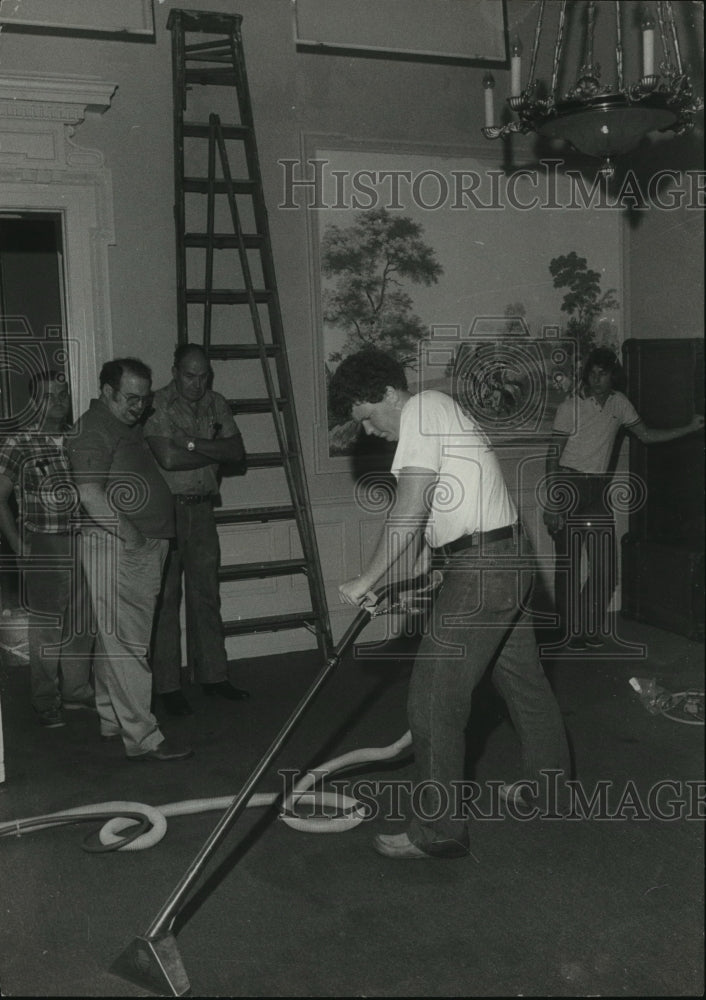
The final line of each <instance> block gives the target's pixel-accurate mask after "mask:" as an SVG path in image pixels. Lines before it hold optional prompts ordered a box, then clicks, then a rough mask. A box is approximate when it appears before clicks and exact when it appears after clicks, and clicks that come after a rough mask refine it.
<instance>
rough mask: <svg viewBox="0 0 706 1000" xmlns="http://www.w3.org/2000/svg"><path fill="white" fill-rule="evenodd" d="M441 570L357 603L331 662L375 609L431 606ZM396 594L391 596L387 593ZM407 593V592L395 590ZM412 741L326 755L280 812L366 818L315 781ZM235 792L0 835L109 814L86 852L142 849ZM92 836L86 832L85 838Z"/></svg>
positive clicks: (18, 826) (261, 802) (252, 801)
mask: <svg viewBox="0 0 706 1000" xmlns="http://www.w3.org/2000/svg"><path fill="white" fill-rule="evenodd" d="M440 582H441V580H440V574H434V575H433V576H432V577H425V578H422V579H421V580H420V579H417V580H414V581H404V582H403V583H399V584H396V585H395V586H394V587H392V586H388V587H386V588H384V589H383V590H381V591H379V592H376V593H374V594H371V595H370V603H369V604H366V606H365V607H364V608H362V609H361V611H360V612H359V614H358V616H357V617H356V619H355V621H354V622H353V624H352V625H351V627H350V628H349V629H348V631H347V632H346V635H345V636H344V638H343V640H342V641H341V643H340V645H339V646H338V647H337V649H336V651H335V653H334V655H333V657H332V658H331V660H330V661H329V668H332V667H333V666H335V665H337V663H338V662H339V661H340V659H341V657H342V656H343V654H344V653H345V652H346V651H347V649H348V647H349V646H350V645H352V643H353V641H354V640H355V639H356V638H357V637H358V635H359V634H360V632H361V631H362V630H363V628H364V627H365V626H366V625H367V623H368V622H369V621H370V620H371V619H372V618H374V617H375V616H376V615H378V614H391V613H392V612H397V613H400V614H422V613H424V612H426V611H427V610H428V608H429V606H430V602H431V600H432V598H433V596H434V592H435V591H436V590H437V589H438V587H439V585H440ZM393 594H394V595H396V596H397V597H398V599H397V600H396V601H395V602H392V601H391V600H390V598H391V597H392V596H393ZM404 594H407V595H409V596H407V597H404V596H399V595H404ZM383 598H386V599H387V600H388V602H389V603H388V604H387V606H386V607H384V609H382V610H381V609H380V608H379V602H380V601H381V600H382V599H383ZM411 744H412V736H411V733H410V732H409V730H407V732H406V733H404V734H403V735H402V736H401V737H400V738H399V739H398V740H395V742H394V743H390V744H389V745H388V746H384V747H366V748H364V749H361V750H352V751H350V752H348V753H345V754H342V755H341V756H339V757H335V758H333V759H332V760H329V761H326V763H324V764H322V765H321V766H320V767H317V768H316V770H315V771H307V772H306V773H305V774H304V775H303V776H302V777H301V778H300V779H299V781H297V782H296V783H295V784H294V786H293V788H292V791H291V792H290V793H289V794H288V795H286V796H285V797H284V798H283V799H282V806H281V810H280V813H279V818H280V819H281V820H282V821H283V822H284V823H286V824H287V825H288V826H291V827H292V828H293V829H295V830H300V831H304V832H307V833H343V832H344V831H346V830H350V829H352V828H353V827H355V826H357V825H358V824H359V823H362V821H363V820H364V819H365V818H366V811H365V807H364V806H363V805H362V803H360V802H359V801H358V800H357V799H354V798H352V797H351V796H348V795H343V794H342V793H340V792H338V791H333V792H330V791H325V790H318V791H317V790H315V789H314V786H315V785H316V784H317V783H318V782H320V781H322V780H323V779H324V778H325V777H328V776H330V775H332V774H334V773H336V772H337V771H341V770H343V769H344V768H352V767H355V766H359V765H361V764H370V763H374V762H376V761H385V760H392V759H393V758H395V757H397V756H399V755H400V754H401V753H402V752H403V751H404V750H406V749H407V748H408V747H410V746H411ZM235 798H236V796H221V797H217V798H206V799H187V800H185V801H183V802H168V803H166V804H165V805H161V806H150V805H146V804H144V803H142V802H128V801H111V802H96V803H94V804H93V805H87V806H79V807H77V808H75V809H64V810H62V811H61V812H54V813H46V814H44V815H41V816H33V817H30V818H28V819H16V820H9V821H5V822H2V823H0V837H10V836H17V837H19V836H22V835H23V834H25V833H30V832H34V831H36V830H44V829H47V828H48V827H53V826H64V825H66V824H69V823H82V822H89V821H93V822H95V821H96V820H97V819H101V820H107V822H106V823H105V824H104V826H103V827H102V828H101V829H100V831H99V833H98V840H99V844H98V845H95V844H89V843H88V842H84V844H83V847H84V850H86V851H89V852H90V853H105V852H108V851H144V850H146V849H147V848H149V847H153V846H154V845H155V844H158V843H159V841H160V840H161V839H162V838H163V837H164V835H165V833H166V832H167V819H168V818H170V817H174V816H191V815H194V814H195V813H202V812H212V811H217V810H219V811H225V810H227V809H228V808H229V807H230V805H231V804H232V803H233V801H234V799H235ZM280 799H281V795H280V793H276V792H263V793H257V794H253V795H251V796H250V798H249V799H248V801H247V808H263V807H268V806H272V805H275V804H276V803H277V802H278V801H279V800H280ZM89 839H90V838H89Z"/></svg>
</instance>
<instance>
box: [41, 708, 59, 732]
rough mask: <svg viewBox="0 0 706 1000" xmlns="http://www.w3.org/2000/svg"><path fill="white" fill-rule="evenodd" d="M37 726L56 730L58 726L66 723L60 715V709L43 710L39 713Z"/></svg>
mask: <svg viewBox="0 0 706 1000" xmlns="http://www.w3.org/2000/svg"><path fill="white" fill-rule="evenodd" d="M39 725H40V726H44V728H45V729H58V728H59V727H60V726H65V725H66V722H65V721H64V716H63V715H62V714H61V709H59V708H45V709H44V711H43V712H40V713H39Z"/></svg>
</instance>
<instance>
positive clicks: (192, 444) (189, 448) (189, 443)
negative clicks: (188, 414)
mask: <svg viewBox="0 0 706 1000" xmlns="http://www.w3.org/2000/svg"><path fill="white" fill-rule="evenodd" d="M186 450H187V451H196V442H195V441H193V440H192V441H187V442H186Z"/></svg>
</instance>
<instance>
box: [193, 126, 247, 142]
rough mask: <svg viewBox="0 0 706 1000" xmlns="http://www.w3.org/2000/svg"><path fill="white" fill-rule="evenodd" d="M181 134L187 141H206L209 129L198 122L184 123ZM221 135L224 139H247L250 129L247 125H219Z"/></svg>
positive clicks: (209, 132)
mask: <svg viewBox="0 0 706 1000" xmlns="http://www.w3.org/2000/svg"><path fill="white" fill-rule="evenodd" d="M183 134H184V136H185V137H186V138H187V139H208V137H209V135H210V134H211V128H210V126H209V125H203V124H200V123H198V122H184V126H183ZM221 135H222V136H223V138H224V139H248V138H250V136H251V135H252V129H249V128H248V126H247V125H221Z"/></svg>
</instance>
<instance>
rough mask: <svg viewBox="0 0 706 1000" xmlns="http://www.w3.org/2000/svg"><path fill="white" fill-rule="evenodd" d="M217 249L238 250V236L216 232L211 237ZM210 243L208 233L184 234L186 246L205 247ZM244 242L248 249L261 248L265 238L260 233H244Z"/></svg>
mask: <svg viewBox="0 0 706 1000" xmlns="http://www.w3.org/2000/svg"><path fill="white" fill-rule="evenodd" d="M211 241H212V242H213V246H214V247H215V248H216V250H237V249H238V246H239V244H238V237H237V236H231V235H229V234H228V233H214V234H213V236H212V237H211ZM208 244H209V238H208V233H186V235H185V236H184V246H187V247H203V248H206V247H207V246H208ZM243 244H244V245H245V247H247V249H248V250H260V249H262V247H264V246H265V238H264V236H261V235H260V234H259V233H243Z"/></svg>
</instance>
